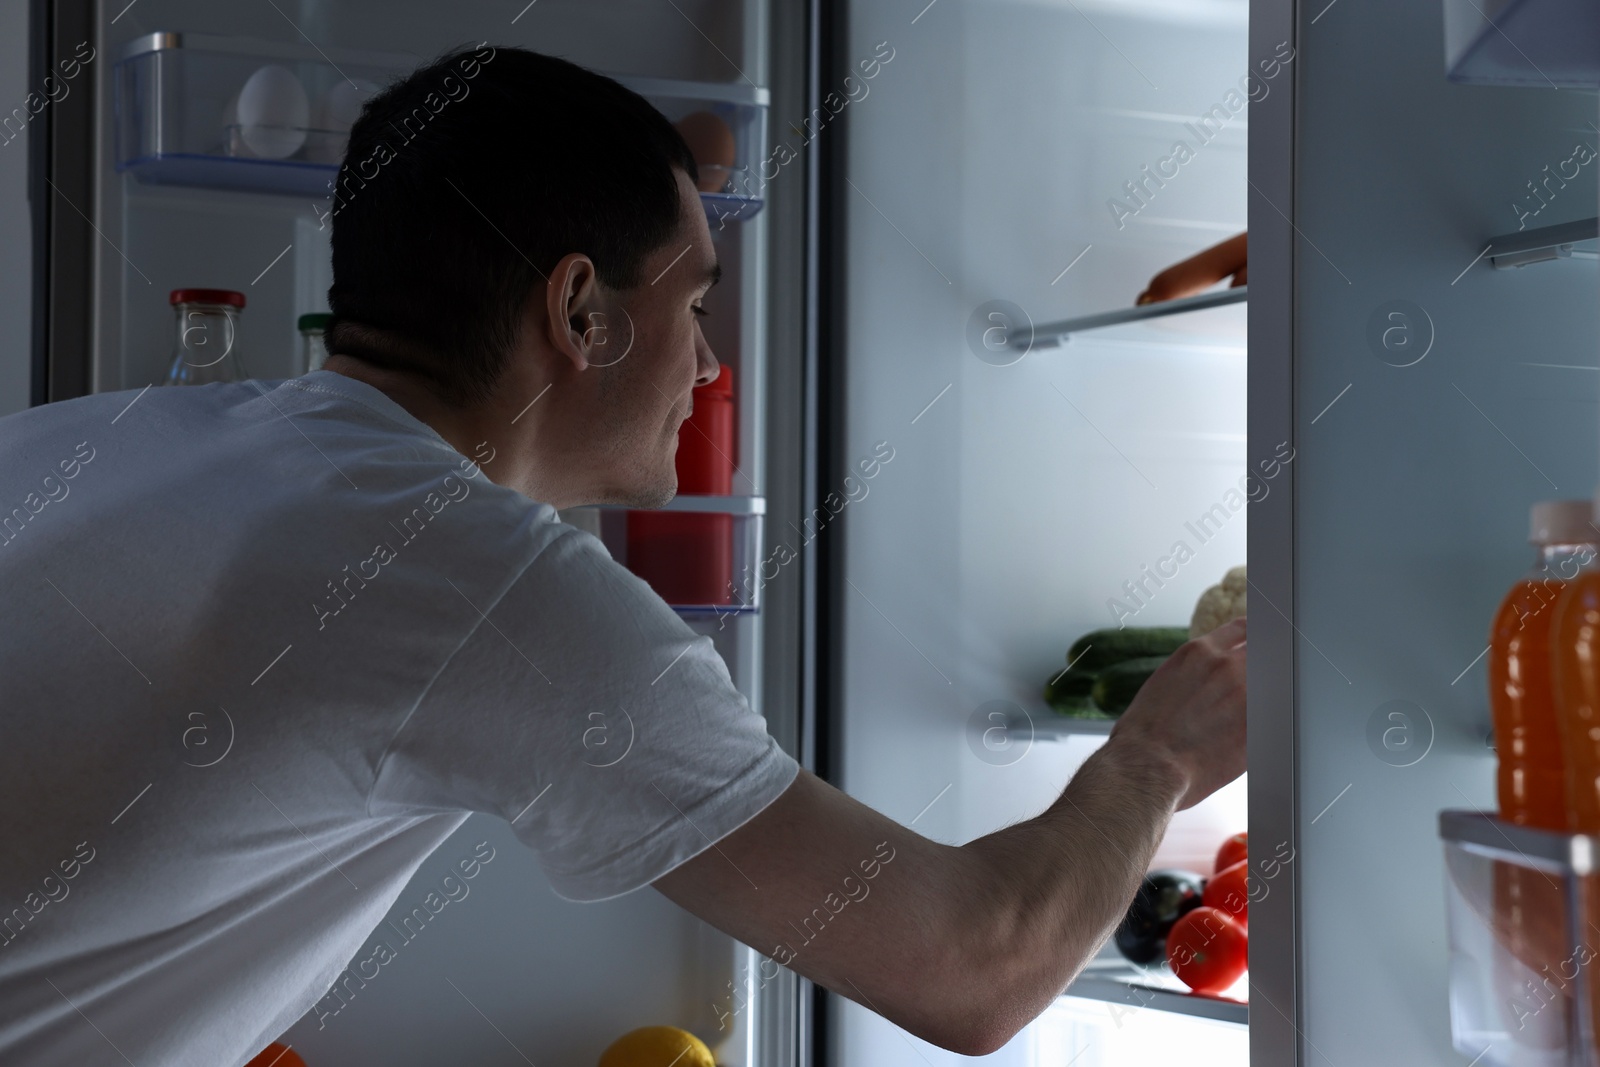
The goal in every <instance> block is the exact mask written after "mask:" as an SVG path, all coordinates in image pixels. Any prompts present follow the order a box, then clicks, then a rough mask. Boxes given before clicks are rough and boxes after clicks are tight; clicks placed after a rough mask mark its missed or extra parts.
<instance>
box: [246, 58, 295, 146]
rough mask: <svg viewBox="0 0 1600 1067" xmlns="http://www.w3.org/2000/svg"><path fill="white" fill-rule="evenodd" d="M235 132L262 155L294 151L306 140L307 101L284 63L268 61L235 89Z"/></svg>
mask: <svg viewBox="0 0 1600 1067" xmlns="http://www.w3.org/2000/svg"><path fill="white" fill-rule="evenodd" d="M238 106H239V136H240V137H241V138H243V140H244V143H245V146H246V147H248V148H249V149H250V151H252V152H254V153H255V154H256V155H258V156H260V157H262V158H263V159H284V158H287V157H288V156H292V155H294V154H295V153H296V152H298V151H299V150H300V146H301V145H302V144H304V143H305V140H306V126H307V125H309V124H310V121H311V103H310V101H309V100H307V99H306V90H305V87H304V86H302V85H301V84H300V79H299V78H296V77H295V76H294V74H293V73H291V72H290V71H289V70H288V69H287V68H286V67H280V66H278V65H277V64H268V65H267V66H265V67H262V68H261V69H260V70H258V71H256V72H255V73H254V74H252V75H250V78H249V80H248V81H246V82H245V83H244V88H242V89H240V90H239V105H238Z"/></svg>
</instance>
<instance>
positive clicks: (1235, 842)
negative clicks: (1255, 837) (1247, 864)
mask: <svg viewBox="0 0 1600 1067" xmlns="http://www.w3.org/2000/svg"><path fill="white" fill-rule="evenodd" d="M1249 853H1250V835H1249V834H1234V835H1233V836H1232V837H1230V838H1228V839H1227V840H1226V841H1224V842H1223V843H1222V847H1221V848H1219V849H1217V861H1216V863H1215V864H1213V865H1212V868H1211V871H1212V873H1213V874H1220V873H1221V872H1223V871H1225V870H1227V869H1228V868H1229V867H1232V866H1233V865H1234V864H1235V863H1239V862H1241V861H1242V860H1244V859H1246V858H1247V857H1248V856H1249Z"/></svg>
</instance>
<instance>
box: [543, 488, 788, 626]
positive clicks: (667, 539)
mask: <svg viewBox="0 0 1600 1067" xmlns="http://www.w3.org/2000/svg"><path fill="white" fill-rule="evenodd" d="M765 513H766V501H765V499H763V498H762V497H758V496H679V497H676V498H674V499H673V500H672V502H671V503H669V504H668V505H667V506H666V507H664V508H661V509H658V510H651V511H640V510H629V509H623V508H575V509H571V510H569V511H565V512H562V518H563V520H565V521H567V522H569V523H571V524H573V525H575V526H579V527H581V528H585V529H588V530H589V531H590V532H591V533H594V534H596V535H598V536H599V537H600V539H601V540H602V541H603V542H605V546H606V549H607V550H608V551H609V552H610V553H611V558H612V559H614V560H616V561H617V562H618V563H621V564H622V565H623V566H625V567H627V568H628V569H629V570H631V571H632V572H633V573H634V574H637V575H638V576H639V577H640V578H643V579H644V580H645V581H646V582H647V583H649V585H650V588H652V589H654V590H655V591H656V593H657V595H659V596H660V597H661V599H662V600H665V601H666V602H667V603H668V604H670V605H671V606H672V607H673V608H674V609H675V610H677V611H680V612H683V613H684V614H691V615H716V616H728V615H747V614H751V613H753V612H755V611H757V610H758V609H759V608H760V606H761V587H762V586H764V585H766V584H767V582H769V581H772V580H773V579H774V578H776V577H777V574H778V572H779V571H780V570H781V569H782V567H783V566H784V564H785V562H789V561H786V560H784V559H780V558H779V557H778V555H777V554H776V553H774V554H772V555H771V556H769V557H767V558H763V557H762V555H761V537H762V530H763V520H764V518H765Z"/></svg>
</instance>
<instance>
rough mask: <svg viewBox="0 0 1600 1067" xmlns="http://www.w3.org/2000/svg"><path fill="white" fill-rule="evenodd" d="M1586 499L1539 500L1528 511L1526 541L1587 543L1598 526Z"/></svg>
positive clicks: (1597, 537) (1599, 536)
mask: <svg viewBox="0 0 1600 1067" xmlns="http://www.w3.org/2000/svg"><path fill="white" fill-rule="evenodd" d="M1591 507H1592V505H1591V503H1590V502H1589V501H1587V500H1541V501H1539V502H1538V503H1537V504H1535V505H1533V507H1532V508H1531V509H1529V512H1528V541H1529V542H1530V543H1531V544H1535V545H1589V544H1594V543H1595V542H1597V541H1600V530H1597V529H1596V528H1595V527H1596V526H1597V525H1600V523H1596V522H1595V521H1594V519H1593V518H1592V516H1591Z"/></svg>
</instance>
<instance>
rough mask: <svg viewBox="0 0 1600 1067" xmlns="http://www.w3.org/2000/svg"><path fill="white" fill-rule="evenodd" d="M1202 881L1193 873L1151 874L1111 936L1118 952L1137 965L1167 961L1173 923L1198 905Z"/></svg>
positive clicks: (1166, 872)
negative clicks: (1168, 943) (1168, 939)
mask: <svg viewBox="0 0 1600 1067" xmlns="http://www.w3.org/2000/svg"><path fill="white" fill-rule="evenodd" d="M1203 891H1204V880H1203V879H1202V878H1201V877H1200V875H1198V874H1195V873H1194V872H1193V871H1151V872H1150V873H1149V874H1147V875H1145V878H1144V881H1143V882H1142V883H1140V885H1139V891H1138V892H1137V893H1135V894H1134V895H1133V903H1132V904H1130V905H1128V914H1127V916H1126V917H1125V918H1124V919H1123V920H1122V924H1121V925H1120V926H1118V927H1117V932H1116V933H1115V934H1114V935H1112V936H1113V939H1114V940H1115V941H1116V943H1117V951H1119V952H1121V953H1122V954H1123V955H1124V956H1126V957H1127V958H1128V960H1129V961H1131V962H1133V963H1138V964H1141V965H1142V964H1147V963H1155V962H1156V961H1157V960H1161V959H1164V958H1166V954H1167V934H1169V933H1171V932H1172V927H1173V924H1174V923H1176V922H1177V921H1178V920H1179V919H1181V918H1183V917H1184V916H1185V915H1187V914H1188V913H1189V912H1191V911H1193V910H1194V909H1195V908H1198V907H1199V906H1200V899H1201V894H1202V892H1203Z"/></svg>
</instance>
